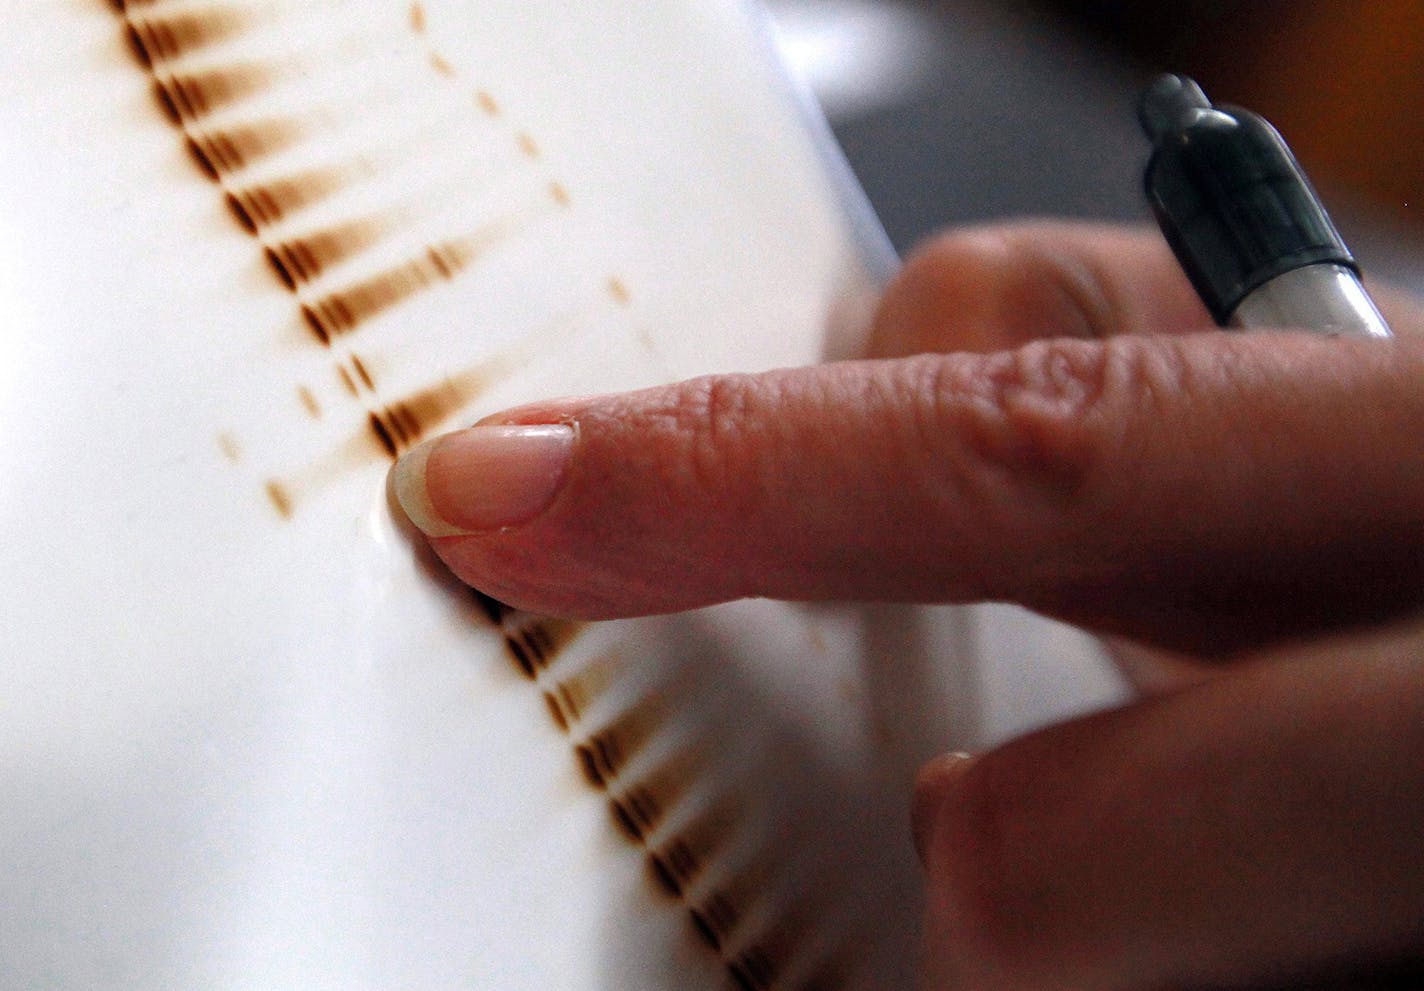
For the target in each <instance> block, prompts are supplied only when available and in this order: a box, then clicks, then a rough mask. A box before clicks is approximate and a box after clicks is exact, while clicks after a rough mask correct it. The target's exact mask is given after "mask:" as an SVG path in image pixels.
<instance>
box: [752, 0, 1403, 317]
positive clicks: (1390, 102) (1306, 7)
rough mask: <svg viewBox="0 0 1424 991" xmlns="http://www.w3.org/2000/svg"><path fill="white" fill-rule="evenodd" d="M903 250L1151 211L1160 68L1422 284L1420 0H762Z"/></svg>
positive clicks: (1377, 265) (1387, 266)
mask: <svg viewBox="0 0 1424 991" xmlns="http://www.w3.org/2000/svg"><path fill="white" fill-rule="evenodd" d="M769 6H771V8H772V10H773V13H774V15H775V17H776V19H777V22H778V25H779V28H780V31H779V33H780V36H781V41H782V44H783V48H784V50H785V51H786V52H787V55H788V58H789V60H790V61H791V63H792V65H793V67H794V68H795V69H796V70H797V71H798V72H799V73H800V74H801V75H802V76H803V77H804V78H805V79H806V80H807V81H808V82H809V83H810V84H811V86H812V88H813V89H814V90H815V91H816V93H817V94H818V96H819V97H820V98H821V101H822V104H823V106H824V107H825V109H826V111H827V114H828V116H829V117H830V118H831V121H832V124H833V127H834V129H835V131H836V134H837V137H838V138H839V139H840V141H841V144H842V146H843V147H844V149H845V151H846V154H847V157H848V158H849V159H850V161H851V164H852V166H853V168H854V169H855V171H856V173H857V174H858V175H859V177H860V179H861V182H862V184H863V185H864V186H865V188H866V191H867V193H868V194H869V195H870V198H871V200H872V202H873V203H874V205H875V207H876V209H877V211H878V212H879V214H880V216H881V219H882V220H883V221H884V223H885V225H886V228H887V229H888V231H889V232H890V235H891V238H892V239H893V240H894V241H895V243H896V245H897V246H898V247H900V248H902V249H904V248H906V247H908V246H909V245H911V244H913V243H914V242H915V241H916V240H918V239H919V238H920V237H922V236H923V235H924V234H926V233H928V232H929V231H931V230H933V229H935V228H937V227H940V226H943V225H945V224H951V223H962V222H968V221H975V220H985V219H993V218H1000V217H1009V216H1023V215H1055V216H1075V217H1083V218H1092V219H1107V220H1128V221H1143V222H1145V221H1146V220H1147V219H1148V215H1147V212H1146V209H1145V207H1144V206H1143V204H1142V196H1141V191H1140V182H1141V168H1142V165H1143V163H1144V162H1145V159H1146V143H1145V139H1143V138H1142V137H1141V135H1140V134H1139V132H1138V130H1137V124H1136V119H1135V116H1134V111H1135V100H1136V94H1137V92H1138V91H1139V90H1140V89H1141V87H1142V86H1143V85H1144V84H1145V83H1146V82H1147V81H1149V80H1150V79H1151V78H1152V76H1153V75H1155V74H1156V73H1158V72H1161V71H1165V70H1170V71H1174V72H1183V73H1186V74H1189V75H1192V76H1194V77H1196V78H1197V80H1198V81H1199V82H1200V83H1201V84H1202V86H1203V87H1204V88H1205V89H1206V91H1207V94H1208V96H1210V97H1211V98H1212V99H1214V100H1217V101H1220V102H1223V103H1234V104H1239V105H1242V106H1246V107H1249V108H1250V109H1252V110H1255V111H1257V112H1259V113H1261V114H1263V115H1264V116H1266V117H1267V118H1268V119H1269V120H1271V121H1272V122H1273V123H1274V124H1275V125H1276V126H1277V127H1278V128H1279V129H1280V130H1281V132H1282V133H1283V134H1284V135H1285V137H1286V139H1287V141H1289V142H1290V144H1291V146H1292V147H1293V148H1294V150H1295V152H1296V155H1297V157H1298V158H1299V159H1300V160H1301V162H1302V163H1303V164H1304V165H1305V167H1306V170H1307V171H1308V172H1309V173H1310V174H1311V176H1312V178H1313V179H1314V180H1315V182H1316V185H1317V186H1319V187H1320V188H1321V191H1322V194H1323V195H1324V196H1325V198H1326V201H1327V203H1328V204H1329V205H1330V207H1331V209H1332V212H1333V213H1334V214H1335V216H1336V220H1337V222H1338V223H1339V225H1340V227H1341V229H1342V231H1343V233H1344V234H1345V236H1346V239H1347V240H1349V241H1350V242H1351V243H1352V245H1353V246H1354V247H1355V249H1356V252H1357V254H1358V255H1359V256H1360V257H1361V260H1362V261H1363V262H1364V263H1365V266H1366V268H1367V269H1368V270H1370V271H1371V272H1373V273H1375V274H1380V275H1386V276H1389V277H1392V278H1394V279H1396V280H1400V281H1405V282H1408V283H1410V284H1412V285H1413V286H1415V287H1416V288H1420V289H1424V248H1421V242H1422V241H1424V73H1420V72H1419V71H1418V70H1417V68H1416V67H1417V66H1418V65H1419V64H1420V61H1421V56H1424V3H1420V2H1419V0H1369V2H1358V3H1356V2H1342V0H1179V2H1176V3H1172V4H1167V3H1157V2H1151V0H999V2H987V0H769Z"/></svg>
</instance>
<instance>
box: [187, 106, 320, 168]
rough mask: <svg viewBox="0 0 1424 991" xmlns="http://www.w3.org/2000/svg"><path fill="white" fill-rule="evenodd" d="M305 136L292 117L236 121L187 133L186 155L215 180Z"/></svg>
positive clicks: (288, 146)
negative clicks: (203, 130)
mask: <svg viewBox="0 0 1424 991" xmlns="http://www.w3.org/2000/svg"><path fill="white" fill-rule="evenodd" d="M304 136H305V130H304V129H303V127H302V125H301V124H300V123H298V122H297V121H295V120H286V119H280V118H277V119H272V120H265V121H260V122H257V123H251V124H236V125H233V126H231V127H226V128H223V129H222V130H215V131H206V132H197V131H194V132H193V133H191V134H190V135H189V136H188V139H187V145H188V154H189V155H191V156H192V157H193V161H194V162H195V163H197V166H198V168H200V169H202V170H203V174H204V175H206V176H207V177H208V178H209V179H211V180H213V181H214V182H221V181H222V179H223V177H224V176H229V175H232V174H234V173H236V172H241V171H242V170H243V169H245V168H247V167H248V166H250V165H252V164H253V163H254V162H257V161H259V160H261V159H262V158H265V157H267V156H268V155H274V154H276V153H277V152H279V151H282V150H284V149H286V148H290V147H291V146H292V145H294V144H296V142H297V141H298V140H299V139H301V138H302V137H304Z"/></svg>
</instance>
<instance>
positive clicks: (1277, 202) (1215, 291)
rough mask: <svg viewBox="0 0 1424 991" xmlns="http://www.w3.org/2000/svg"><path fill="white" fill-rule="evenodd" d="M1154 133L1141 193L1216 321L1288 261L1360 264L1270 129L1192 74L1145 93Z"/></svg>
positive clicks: (1292, 264) (1144, 114) (1145, 114)
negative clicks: (1211, 96) (1210, 94)
mask: <svg viewBox="0 0 1424 991" xmlns="http://www.w3.org/2000/svg"><path fill="white" fill-rule="evenodd" d="M1138 116H1139V117H1140V118H1141V121H1142V127H1143V129H1144V130H1145V131H1146V132H1147V136H1148V137H1149V138H1151V139H1152V159H1151V161H1150V162H1149V163H1148V165H1147V175H1146V185H1147V198H1148V201H1149V202H1150V203H1151V204H1152V212H1153V213H1154V214H1156V216H1157V223H1158V224H1160V225H1161V227H1162V233H1163V234H1165V235H1166V237H1167V242H1168V243H1169V244H1170V245H1171V246H1172V250H1173V251H1175V252H1176V255H1177V258H1178V260H1179V261H1180V262H1181V264H1182V267H1183V268H1184V269H1185V270H1186V273H1187V276H1188V277H1189V278H1190V279H1191V280H1192V285H1194V286H1195V287H1196V290H1197V292H1198V293H1199V294H1200V295H1201V297H1202V299H1203V301H1205V303H1206V305H1207V308H1208V309H1209V310H1211V314H1212V316H1213V317H1214V318H1215V319H1216V321H1217V323H1219V324H1221V325H1222V326H1225V325H1226V323H1227V321H1228V320H1230V318H1231V314H1232V313H1233V312H1235V310H1236V307H1237V306H1238V305H1239V304H1240V302H1241V301H1242V300H1243V299H1245V298H1246V297H1247V296H1249V295H1250V294H1251V293H1252V292H1253V291H1254V290H1255V289H1257V288H1258V287H1259V286H1261V285H1263V284H1265V283H1266V282H1269V281H1270V280H1271V279H1273V278H1275V277H1276V276H1278V275H1281V274H1283V273H1285V272H1289V271H1291V270H1293V269H1297V268H1302V267H1304V266H1306V265H1316V264H1320V263H1322V262H1331V263H1334V264H1337V265H1344V266H1346V267H1348V268H1350V269H1352V270H1354V271H1356V272H1358V271H1359V266H1357V265H1356V263H1355V259H1354V257H1353V256H1351V254H1350V251H1349V249H1348V248H1346V247H1345V242H1344V241H1343V240H1341V238H1340V234H1339V232H1338V231H1337V230H1336V229H1335V225H1334V224H1333V223H1331V221H1330V217H1329V215H1328V214H1326V212H1325V208H1324V207H1323V206H1321V205H1320V198H1319V197H1318V196H1316V194H1315V190H1314V189H1313V188H1311V185H1310V181H1309V180H1308V179H1307V178H1306V176H1305V173H1304V172H1303V171H1302V170H1301V167H1300V165H1299V164H1298V163H1297V162H1296V160H1295V156H1294V155H1292V154H1291V151H1290V149H1289V148H1288V147H1286V143H1285V141H1283V140H1282V139H1281V136H1280V135H1279V134H1278V133H1276V130H1275V128H1273V127H1271V125H1270V124H1268V123H1266V121H1265V120H1263V119H1262V118H1261V117H1259V116H1257V115H1256V114H1253V113H1251V112H1250V111H1247V110H1241V109H1239V108H1236V107H1213V106H1212V105H1211V102H1210V101H1209V100H1207V98H1206V95H1205V94H1204V93H1203V92H1202V90H1201V87H1199V86H1198V85H1197V84H1196V83H1195V82H1193V81H1192V80H1190V79H1187V78H1186V77H1184V76H1163V77H1161V78H1160V79H1158V80H1157V81H1156V82H1155V83H1153V84H1152V86H1151V87H1149V88H1148V90H1147V92H1146V93H1144V94H1143V96H1142V103H1141V105H1140V107H1139V109H1138Z"/></svg>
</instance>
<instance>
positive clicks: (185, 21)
mask: <svg viewBox="0 0 1424 991" xmlns="http://www.w3.org/2000/svg"><path fill="white" fill-rule="evenodd" d="M126 20H127V21H128V30H127V32H126V33H127V35H128V41H129V47H130V48H132V49H133V53H134V55H135V56H136V57H137V58H138V60H139V61H140V62H142V63H143V64H144V66H146V67H147V68H150V69H153V68H156V67H158V66H160V65H162V64H163V63H165V62H172V61H175V60H177V59H180V58H182V57H183V56H185V55H190V54H192V53H193V52H196V51H200V50H202V49H204V48H208V47H210V46H212V45H216V44H219V43H221V42H224V41H228V40H230V39H232V38H235V37H236V36H237V35H239V34H241V33H242V32H244V31H246V30H247V29H248V27H249V26H250V25H251V18H250V16H249V15H246V14H241V13H239V12H237V11H236V10H233V9H231V8H225V7H215V8H207V9H204V10H202V11H180V12H177V13H171V14H165V13H163V12H162V10H161V9H160V10H159V12H158V13H156V14H144V15H141V16H140V15H134V14H129V15H128V17H127V18H126Z"/></svg>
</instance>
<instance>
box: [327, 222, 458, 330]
mask: <svg viewBox="0 0 1424 991" xmlns="http://www.w3.org/2000/svg"><path fill="white" fill-rule="evenodd" d="M472 254H473V249H472V247H471V245H470V243H469V242H467V241H450V242H446V243H445V244H440V245H434V246H432V247H430V248H427V249H426V251H425V253H424V254H422V255H421V256H420V257H419V258H415V259H413V260H411V261H408V262H405V263H403V264H401V265H397V266H395V267H394V268H390V269H387V270H386V271H384V272H381V273H379V274H377V275H373V276H371V277H370V278H368V279H364V280H363V281H361V282H357V283H356V284H354V285H351V286H348V287H347V288H345V289H341V290H338V291H337V292H333V293H330V294H328V295H326V296H323V297H322V298H321V299H318V300H316V301H314V302H312V303H309V304H306V305H304V306H303V307H302V317H303V318H304V319H305V320H306V322H307V326H309V327H310V328H311V330H312V333H314V334H315V335H316V337H317V340H319V341H320V342H321V343H322V344H325V345H330V344H331V342H332V341H333V340H335V339H336V338H338V337H341V336H343V335H346V334H349V333H351V332H352V331H354V330H356V329H357V328H359V327H360V326H361V325H362V324H364V323H366V322H367V321H369V320H372V319H374V318H375V317H378V316H380V315H381V314H382V313H384V312H385V311H387V310H389V309H391V308H392V307H394V306H397V305H398V304H400V303H403V302H405V301H406V300H407V299H410V298H411V297H412V296H415V295H416V294H418V293H420V292H423V291H425V290H426V289H429V288H430V287H431V286H433V285H435V284H436V283H437V282H438V281H441V280H450V279H453V278H454V277H455V276H456V275H457V274H459V272H460V271H461V270H462V269H463V268H464V267H465V266H466V265H467V264H468V263H469V261H470V258H471V256H472Z"/></svg>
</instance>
